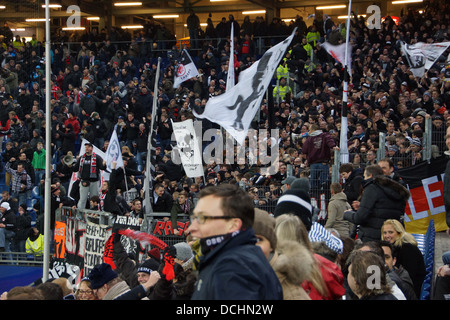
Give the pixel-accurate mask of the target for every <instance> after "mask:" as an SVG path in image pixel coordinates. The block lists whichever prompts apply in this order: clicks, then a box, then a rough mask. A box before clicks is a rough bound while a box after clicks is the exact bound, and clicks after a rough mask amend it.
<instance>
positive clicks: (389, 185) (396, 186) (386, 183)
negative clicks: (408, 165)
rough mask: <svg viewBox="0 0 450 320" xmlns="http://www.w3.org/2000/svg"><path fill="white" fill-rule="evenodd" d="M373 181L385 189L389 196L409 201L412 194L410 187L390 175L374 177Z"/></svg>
mask: <svg viewBox="0 0 450 320" xmlns="http://www.w3.org/2000/svg"><path fill="white" fill-rule="evenodd" d="M373 182H374V183H375V184H376V185H377V186H379V187H380V188H381V189H382V190H383V192H384V193H385V194H386V196H387V197H389V198H391V199H394V200H403V201H408V199H409V197H410V196H411V193H410V192H409V190H408V189H406V188H405V187H404V186H402V185H401V184H400V183H398V182H397V181H395V180H393V179H391V178H389V177H386V176H377V177H375V178H373ZM392 191H394V192H392Z"/></svg>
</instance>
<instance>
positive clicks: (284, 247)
mask: <svg viewBox="0 0 450 320" xmlns="http://www.w3.org/2000/svg"><path fill="white" fill-rule="evenodd" d="M270 264H271V266H272V268H273V270H274V271H275V273H276V275H277V277H278V280H280V283H281V286H282V288H283V299H284V300H311V298H310V297H309V295H308V294H307V293H306V291H305V289H303V287H302V286H301V283H303V281H305V280H307V279H308V276H309V274H310V273H311V271H312V269H313V268H314V259H313V255H312V253H311V252H310V251H309V250H308V249H307V248H305V247H304V246H302V245H301V244H300V243H298V242H296V241H289V240H285V241H279V242H278V243H277V251H276V253H275V255H274V257H273V258H272V260H270Z"/></svg>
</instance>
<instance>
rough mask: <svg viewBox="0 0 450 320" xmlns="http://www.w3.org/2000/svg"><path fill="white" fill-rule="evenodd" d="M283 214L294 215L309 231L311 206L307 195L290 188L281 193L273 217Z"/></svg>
mask: <svg viewBox="0 0 450 320" xmlns="http://www.w3.org/2000/svg"><path fill="white" fill-rule="evenodd" d="M285 213H292V214H295V215H296V216H298V217H299V218H300V220H302V222H303V224H304V225H305V227H306V230H308V231H309V230H310V229H311V224H312V205H311V198H310V197H309V195H308V194H307V193H306V192H305V191H303V190H300V189H294V188H291V189H289V190H287V191H286V192H284V193H283V195H282V196H281V197H280V198H279V199H278V202H277V205H276V207H275V210H274V213H273V214H274V216H275V217H278V216H280V215H282V214H285Z"/></svg>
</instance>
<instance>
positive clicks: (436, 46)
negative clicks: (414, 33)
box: [402, 42, 450, 78]
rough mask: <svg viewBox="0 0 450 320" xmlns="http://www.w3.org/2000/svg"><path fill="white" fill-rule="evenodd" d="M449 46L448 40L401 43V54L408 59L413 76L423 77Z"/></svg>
mask: <svg viewBox="0 0 450 320" xmlns="http://www.w3.org/2000/svg"><path fill="white" fill-rule="evenodd" d="M448 46H450V42H439V43H423V42H418V43H416V44H406V43H405V42H403V43H402V51H403V55H404V56H405V57H406V60H408V64H409V67H410V69H411V72H412V73H413V75H414V76H415V77H419V78H421V77H423V75H424V74H425V71H428V70H429V69H430V68H431V67H432V66H433V64H434V63H435V62H436V60H437V59H439V57H440V56H441V55H442V54H443V53H444V52H445V50H446V49H447V48H448Z"/></svg>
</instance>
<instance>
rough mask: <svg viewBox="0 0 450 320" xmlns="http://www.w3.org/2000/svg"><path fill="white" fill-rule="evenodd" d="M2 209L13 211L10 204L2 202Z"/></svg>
mask: <svg viewBox="0 0 450 320" xmlns="http://www.w3.org/2000/svg"><path fill="white" fill-rule="evenodd" d="M0 206H1V207H2V208H5V209H6V210H7V211H8V210H10V209H11V207H10V206H9V203H8V202H2V204H1V205H0Z"/></svg>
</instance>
